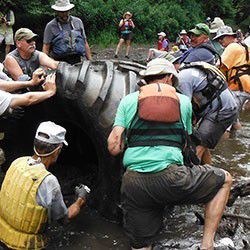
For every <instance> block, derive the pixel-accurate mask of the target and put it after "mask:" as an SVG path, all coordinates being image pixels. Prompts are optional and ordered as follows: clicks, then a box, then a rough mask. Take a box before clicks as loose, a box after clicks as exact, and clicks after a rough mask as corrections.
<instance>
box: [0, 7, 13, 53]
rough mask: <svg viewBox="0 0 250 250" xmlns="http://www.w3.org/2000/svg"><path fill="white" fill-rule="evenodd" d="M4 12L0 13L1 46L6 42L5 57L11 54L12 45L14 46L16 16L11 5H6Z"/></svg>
mask: <svg viewBox="0 0 250 250" xmlns="http://www.w3.org/2000/svg"><path fill="white" fill-rule="evenodd" d="M4 5H5V6H4V7H3V9H4V11H3V12H0V45H1V44H2V42H3V41H4V40H5V56H6V55H7V54H8V53H9V52H10V48H11V45H14V39H13V28H12V27H13V25H14V24H15V15H14V12H13V11H12V10H11V4H10V3H5V4H4Z"/></svg>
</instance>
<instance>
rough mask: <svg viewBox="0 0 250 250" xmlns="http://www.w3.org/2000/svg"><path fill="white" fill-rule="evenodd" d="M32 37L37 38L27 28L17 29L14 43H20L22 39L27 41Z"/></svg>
mask: <svg viewBox="0 0 250 250" xmlns="http://www.w3.org/2000/svg"><path fill="white" fill-rule="evenodd" d="M34 37H38V35H37V34H35V33H34V32H33V31H32V30H30V29H27V28H21V29H18V30H17V31H16V33H15V41H20V40H22V39H25V40H29V39H32V38H34Z"/></svg>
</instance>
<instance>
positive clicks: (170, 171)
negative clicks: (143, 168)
mask: <svg viewBox="0 0 250 250" xmlns="http://www.w3.org/2000/svg"><path fill="white" fill-rule="evenodd" d="M224 182H225V172H224V171H223V170H222V169H219V168H214V167H211V166H209V165H203V166H193V167H192V168H190V167H186V166H178V165H169V166H168V167H167V168H166V169H164V170H162V171H160V172H157V173H139V172H136V171H132V170H127V171H126V172H125V174H124V176H123V179H122V186H121V204H122V209H123V226H124V229H125V232H126V234H127V235H128V237H129V239H130V244H131V246H132V247H134V248H142V247H146V246H149V245H150V244H151V243H152V241H153V239H154V237H155V236H156V235H157V234H158V233H159V231H160V230H161V229H162V226H163V212H164V208H165V206H167V205H181V204H206V203H208V202H209V201H210V200H212V199H213V197H214V196H215V195H216V194H217V192H218V191H219V190H220V188H221V187H222V186H223V184H224Z"/></svg>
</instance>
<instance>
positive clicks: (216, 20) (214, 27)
mask: <svg viewBox="0 0 250 250" xmlns="http://www.w3.org/2000/svg"><path fill="white" fill-rule="evenodd" d="M222 26H225V23H224V21H223V20H222V19H221V18H220V17H215V18H214V20H213V22H212V23H211V25H210V34H211V36H210V37H211V39H212V40H211V43H212V45H213V46H214V48H215V50H216V51H217V52H218V54H219V55H220V56H221V55H222V53H223V51H224V48H223V47H222V46H221V45H220V43H219V42H218V41H216V40H213V38H214V37H215V36H216V32H217V31H218V29H219V28H220V27H222Z"/></svg>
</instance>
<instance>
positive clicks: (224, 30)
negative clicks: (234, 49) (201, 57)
mask: <svg viewBox="0 0 250 250" xmlns="http://www.w3.org/2000/svg"><path fill="white" fill-rule="evenodd" d="M222 36H236V33H235V32H233V29H232V28H231V27H230V26H226V25H225V26H222V27H220V28H219V29H218V31H217V33H216V36H215V37H214V38H213V40H217V39H219V38H220V37H222Z"/></svg>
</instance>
